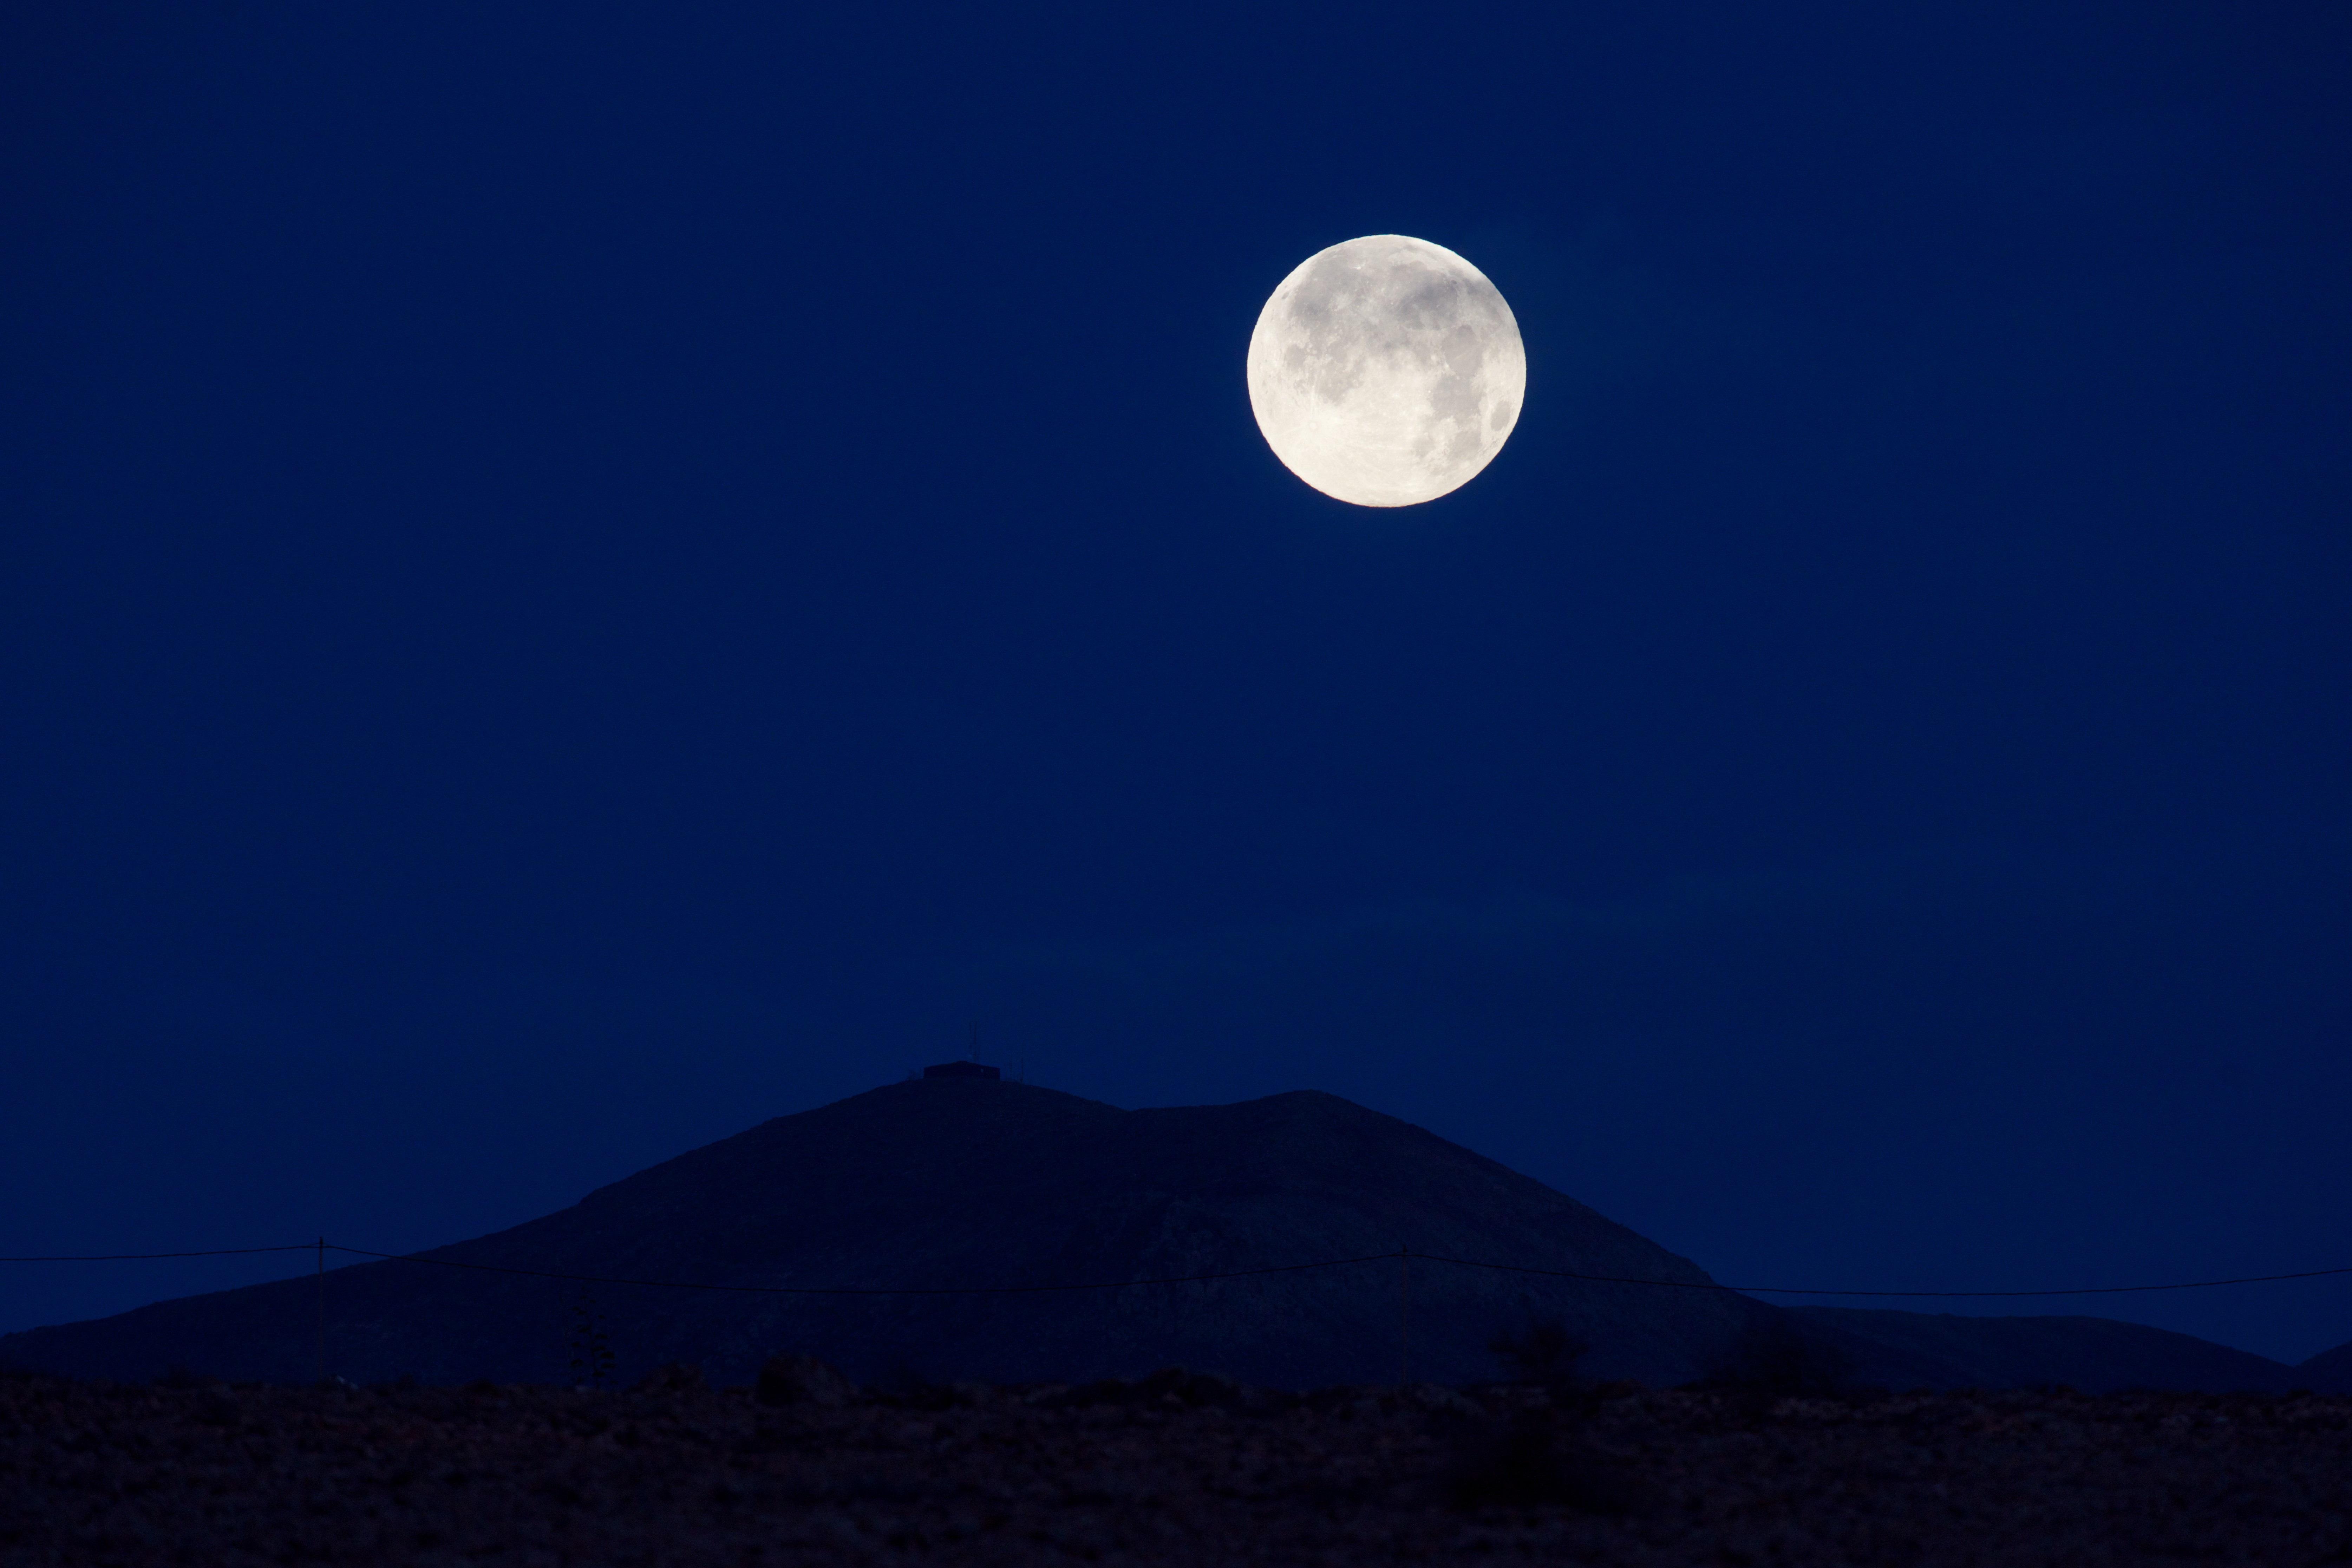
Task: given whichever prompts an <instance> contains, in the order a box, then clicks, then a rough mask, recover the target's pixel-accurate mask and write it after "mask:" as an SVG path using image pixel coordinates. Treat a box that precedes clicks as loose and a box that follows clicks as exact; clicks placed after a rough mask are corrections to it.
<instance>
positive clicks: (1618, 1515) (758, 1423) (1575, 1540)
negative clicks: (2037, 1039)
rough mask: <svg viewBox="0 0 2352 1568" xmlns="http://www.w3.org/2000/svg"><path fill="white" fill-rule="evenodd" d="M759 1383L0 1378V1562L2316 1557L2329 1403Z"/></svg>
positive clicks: (2349, 1451)
mask: <svg viewBox="0 0 2352 1568" xmlns="http://www.w3.org/2000/svg"><path fill="white" fill-rule="evenodd" d="M765 1392H766V1394H767V1395H768V1397H770V1398H772V1399H774V1398H784V1399H788V1400H790V1401H791V1402H790V1403H786V1404H782V1405H776V1404H763V1403H761V1399H760V1398H759V1397H757V1396H756V1395H755V1394H753V1393H752V1392H751V1391H747V1390H727V1391H710V1390H706V1389H704V1388H702V1387H700V1386H699V1385H698V1380H696V1379H693V1378H692V1377H690V1376H688V1375H685V1374H679V1375H677V1376H674V1377H672V1378H670V1379H667V1380H659V1379H657V1380H653V1381H651V1382H649V1384H648V1385H647V1386H646V1387H644V1388H641V1389H639V1390H637V1391H635V1392H630V1393H617V1394H597V1393H593V1392H576V1391H568V1390H554V1389H544V1388H517V1387H495V1388H494V1387H490V1386H488V1385H486V1384H485V1385H478V1386H476V1387H474V1388H470V1389H450V1388H410V1389H396V1388H388V1389H370V1390H360V1389H350V1388H335V1389H304V1388H263V1387H245V1388H226V1387H218V1386H214V1387H205V1386H191V1387H178V1388H174V1387H161V1386H131V1385H108V1384H78V1383H69V1382H65V1381H61V1380H56V1379H50V1378H42V1377H30V1376H0V1563H8V1564H11V1565H14V1564H18V1563H122V1564H136V1563H202V1564H216V1563H518V1564H520V1563H531V1564H538V1563H661V1564H696V1563H728V1564H742V1563H1065V1562H1073V1561H1075V1562H1083V1563H1185V1564H1225V1563H1280V1564H1284V1565H1286V1568H1290V1565H1296V1564H1307V1563H1347V1564H1361V1563H1392V1562H1397V1563H1453V1562H1476V1563H1488V1562H1495V1561H1507V1560H1511V1559H1516V1558H1522V1557H1524V1558H1530V1559H1541V1560H1545V1561H1565V1562H1576V1563H1707V1564H1727V1563H1790V1564H1806V1565H1814V1564H1836V1563H1986V1564H1994V1563H1998V1564H2002V1565H2003V1568H2014V1565H2018V1564H2027V1563H2065V1564H2069V1565H2070V1568H2084V1565H2093V1564H2105V1563H2113V1564H2130V1565H2134V1568H2138V1565H2145V1564H2157V1563H2185V1562H2196V1563H2259V1564H2264V1565H2267V1568H2281V1565H2288V1564H2297V1563H2352V1399H2347V1398H2342V1397H2311V1396H2307V1395H2303V1396H2286V1397H2276V1396H2264V1395H2252V1394H2249V1395H2232V1396H2222V1397H2216V1396H2210V1395H2202V1394H2110V1395H2104V1396H2099V1397H2089V1396H2084V1395H2078V1394H2069V1393H2064V1392H2055V1393H2042V1394H2024V1393H2015V1394H1898V1395H1885V1394H1871V1395H1864V1396H1857V1397H1852V1398H1845V1399H1795V1398H1780V1397H1776V1396H1773V1395H1770V1394H1765V1393H1762V1392H1759V1391H1756V1390H1745V1391H1743V1390H1729V1391H1712V1392H1707V1391H1698V1390H1669V1391H1644V1390H1641V1389H1637V1388H1633V1387H1631V1386H1629V1385H1619V1386H1615V1387H1610V1388H1604V1389H1601V1390H1600V1391H1597V1392H1590V1391H1588V1392H1580V1393H1570V1392H1568V1391H1565V1390H1563V1391H1561V1392H1559V1393H1558V1394H1546V1393H1545V1392H1543V1391H1541V1390H1539V1389H1535V1388H1495V1389H1486V1390H1473V1391H1469V1392H1468V1393H1466V1394H1464V1393H1455V1392H1451V1391H1447V1390H1442V1389H1436V1388H1420V1389H1414V1390H1411V1391H1408V1392H1405V1393H1402V1394H1400V1393H1397V1392H1394V1391H1387V1390H1379V1389H1333V1390H1328V1391H1325V1392H1322V1393H1319V1394H1309V1395H1304V1396H1285V1395H1266V1394H1257V1393H1254V1392H1252V1391H1247V1390H1243V1389H1240V1388H1237V1387H1236V1386H1234V1385H1233V1384H1223V1383H1221V1382H1219V1381H1217V1380H1213V1379H1201V1378H1186V1377H1183V1376H1181V1374H1160V1375H1159V1376H1157V1377H1155V1378H1153V1379H1148V1380H1145V1381H1144V1382H1143V1383H1141V1384H1109V1385H1096V1386H1093V1387H1091V1388H1087V1389H1076V1390H1073V1389H1038V1388H1033V1389H1011V1390H1007V1389H985V1388H979V1387H970V1386H966V1387H959V1388H955V1389H935V1388H920V1387H909V1388H906V1389H901V1390H898V1391H897V1392H896V1393H895V1394H887V1395H884V1394H876V1393H873V1392H867V1393H864V1394H859V1393H856V1392H855V1391H851V1390H848V1389H846V1388H845V1387H834V1386H830V1385H828V1384H827V1383H826V1381H825V1379H824V1375H823V1374H822V1373H816V1372H814V1371H812V1372H810V1373H808V1375H806V1376H804V1377H803V1378H801V1379H798V1380H793V1379H786V1380H782V1381H781V1382H777V1381H772V1382H771V1384H769V1385H768V1387H767V1388H766V1391H765ZM828 1399H830V1400H834V1401H837V1402H835V1403H824V1401H825V1400H828Z"/></svg>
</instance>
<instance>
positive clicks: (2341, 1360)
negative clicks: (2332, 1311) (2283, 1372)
mask: <svg viewBox="0 0 2352 1568" xmlns="http://www.w3.org/2000/svg"><path fill="white" fill-rule="evenodd" d="M2294 1382H2295V1386H2296V1387H2298V1388H2308V1389H2310V1390H2311V1391H2312V1392H2313V1393H2314V1394H2352V1343H2346V1344H2340V1345H2337V1346H2336V1348H2335V1349H2334V1350H2332V1351H2322V1352H2319V1353H2318V1354H2317V1355H2315V1356H2313V1357H2312V1358H2311V1359H2310V1360H2309V1361H2307V1362H2304V1363H2301V1364H2299V1365H2298V1366H2296V1368H2295V1369H2294Z"/></svg>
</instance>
